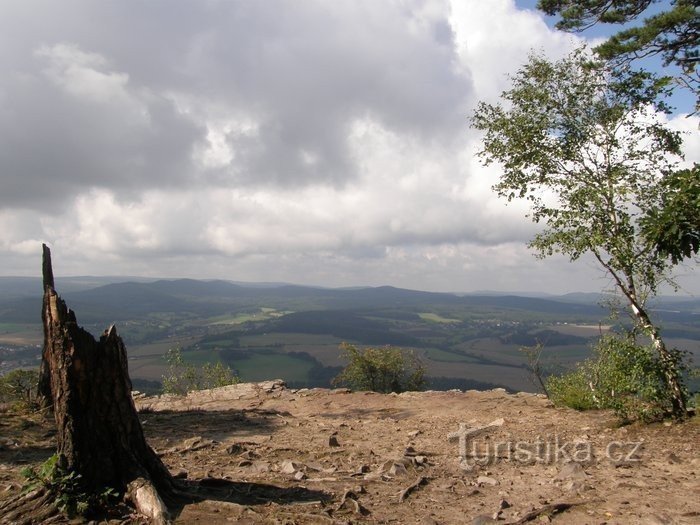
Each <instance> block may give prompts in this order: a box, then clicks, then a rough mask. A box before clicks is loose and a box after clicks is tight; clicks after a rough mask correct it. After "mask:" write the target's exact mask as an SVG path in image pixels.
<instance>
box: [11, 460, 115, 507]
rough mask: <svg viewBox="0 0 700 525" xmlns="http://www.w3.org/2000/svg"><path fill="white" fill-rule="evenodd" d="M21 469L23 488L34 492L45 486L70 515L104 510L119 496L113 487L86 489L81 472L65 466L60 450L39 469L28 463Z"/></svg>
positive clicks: (57, 504)
mask: <svg viewBox="0 0 700 525" xmlns="http://www.w3.org/2000/svg"><path fill="white" fill-rule="evenodd" d="M21 473H22V475H23V476H24V477H25V479H26V482H25V484H24V487H23V492H25V493H26V492H30V491H32V490H34V489H37V488H39V487H43V488H45V489H46V490H47V491H48V492H49V493H50V494H51V495H52V496H53V499H54V503H55V504H56V507H57V508H58V510H59V511H61V512H63V513H65V514H67V515H68V516H69V517H70V518H73V517H75V516H83V517H89V516H90V515H91V514H93V513H95V512H99V511H100V510H103V509H104V508H105V507H106V506H107V505H108V504H109V503H111V502H112V501H113V500H115V499H116V498H117V496H118V493H117V492H116V491H115V490H114V489H112V488H110V487H105V488H103V489H102V490H97V491H94V490H93V491H90V490H85V487H84V486H83V483H82V479H81V476H80V474H76V473H75V472H67V471H65V470H64V469H63V468H61V466H60V465H59V456H58V454H54V455H52V456H51V457H50V458H49V459H47V460H46V461H45V462H44V463H42V464H41V465H40V466H39V468H38V470H37V469H34V468H32V467H27V468H25V469H23V470H22V472H21Z"/></svg>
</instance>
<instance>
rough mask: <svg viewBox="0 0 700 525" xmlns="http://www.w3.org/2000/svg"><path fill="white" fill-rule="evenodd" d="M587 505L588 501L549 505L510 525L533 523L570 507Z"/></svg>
mask: <svg viewBox="0 0 700 525" xmlns="http://www.w3.org/2000/svg"><path fill="white" fill-rule="evenodd" d="M587 503H591V502H590V501H577V502H561V503H552V504H550V505H545V506H543V507H540V508H539V509H535V510H533V511H530V512H528V513H527V514H525V515H524V516H523V517H522V518H520V519H519V520H518V521H514V522H512V523H511V524H510V525H523V524H524V523H527V522H529V521H533V520H535V519H537V518H539V517H540V516H543V515H551V514H558V513H560V512H564V511H565V510H568V509H570V508H571V507H576V506H577V505H585V504H587Z"/></svg>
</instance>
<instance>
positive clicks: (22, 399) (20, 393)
mask: <svg viewBox="0 0 700 525" xmlns="http://www.w3.org/2000/svg"><path fill="white" fill-rule="evenodd" d="M38 384H39V372H38V371H37V370H22V369H18V370H12V371H11V372H8V373H7V374H5V375H4V376H2V377H0V401H3V402H5V403H8V402H9V403H13V404H14V405H15V407H17V408H22V409H29V408H32V407H35V406H36V404H37V385H38Z"/></svg>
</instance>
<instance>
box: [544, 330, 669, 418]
mask: <svg viewBox="0 0 700 525" xmlns="http://www.w3.org/2000/svg"><path fill="white" fill-rule="evenodd" d="M673 355H674V359H675V360H676V362H675V363H674V366H678V367H679V368H682V366H681V364H682V358H681V357H682V356H681V355H680V354H679V353H678V352H676V353H674V354H673ZM663 370H664V368H663V364H662V363H661V362H660V360H659V358H658V357H657V354H656V352H655V350H654V349H653V348H652V347H650V346H641V345H638V344H636V342H635V341H634V339H633V337H631V336H629V335H627V336H618V335H605V336H603V337H602V338H601V339H600V340H599V341H598V343H596V345H595V347H594V355H593V357H592V358H590V359H588V360H586V361H584V362H583V363H582V364H580V365H579V367H578V368H577V369H576V370H574V371H572V372H569V373H566V374H563V375H561V376H551V377H549V378H548V379H547V383H546V384H547V390H548V391H549V395H550V398H551V399H552V401H553V402H554V403H555V404H557V405H563V406H569V407H571V408H575V409H577V410H588V409H593V408H609V409H613V410H614V411H615V413H616V414H617V415H618V417H620V419H622V420H623V421H632V420H636V419H641V420H645V421H650V420H654V419H658V418H659V417H661V416H663V415H664V414H666V413H668V412H669V411H670V410H671V408H672V404H671V395H670V393H669V391H668V388H667V384H666V381H665V378H664V374H663Z"/></svg>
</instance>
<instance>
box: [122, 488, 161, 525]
mask: <svg viewBox="0 0 700 525" xmlns="http://www.w3.org/2000/svg"><path fill="white" fill-rule="evenodd" d="M127 496H128V498H129V499H130V500H131V502H132V503H133V504H134V507H135V508H136V510H137V511H138V512H139V514H142V515H144V516H146V517H147V518H148V519H149V521H150V522H151V523H153V524H154V525H169V524H170V523H172V519H171V517H170V513H169V512H168V508H167V507H166V506H165V503H163V500H162V498H161V497H160V495H159V494H158V490H156V487H155V486H154V485H153V483H152V482H150V481H148V480H146V479H144V478H137V479H135V480H134V481H132V482H131V483H129V486H128V489H127Z"/></svg>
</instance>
